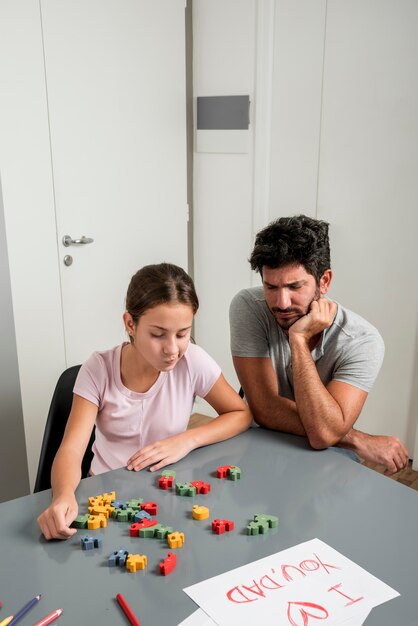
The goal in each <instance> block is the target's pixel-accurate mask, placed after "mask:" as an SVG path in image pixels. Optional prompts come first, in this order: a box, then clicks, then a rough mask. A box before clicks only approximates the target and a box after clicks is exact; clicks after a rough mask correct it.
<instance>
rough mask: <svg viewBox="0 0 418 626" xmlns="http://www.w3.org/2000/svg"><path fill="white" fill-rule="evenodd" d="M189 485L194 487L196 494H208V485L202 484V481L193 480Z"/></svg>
mask: <svg viewBox="0 0 418 626" xmlns="http://www.w3.org/2000/svg"><path fill="white" fill-rule="evenodd" d="M190 484H191V485H193V487H196V493H209V491H210V484H209V483H204V482H203V480H195V481H194V482H193V483H190Z"/></svg>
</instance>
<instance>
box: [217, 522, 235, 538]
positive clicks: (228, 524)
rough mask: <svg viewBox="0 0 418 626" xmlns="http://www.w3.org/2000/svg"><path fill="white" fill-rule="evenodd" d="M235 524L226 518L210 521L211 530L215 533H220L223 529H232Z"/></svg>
mask: <svg viewBox="0 0 418 626" xmlns="http://www.w3.org/2000/svg"><path fill="white" fill-rule="evenodd" d="M234 527H235V524H234V522H233V521H232V520H228V519H214V520H213V522H212V530H213V532H214V533H216V534H217V535H222V534H223V533H224V532H225V531H228V532H229V531H231V530H234Z"/></svg>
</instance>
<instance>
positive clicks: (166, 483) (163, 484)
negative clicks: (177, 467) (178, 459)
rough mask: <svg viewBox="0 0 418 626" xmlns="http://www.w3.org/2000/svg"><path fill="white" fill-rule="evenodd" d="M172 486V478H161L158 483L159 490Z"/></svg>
mask: <svg viewBox="0 0 418 626" xmlns="http://www.w3.org/2000/svg"><path fill="white" fill-rule="evenodd" d="M173 484H174V478H173V476H161V478H160V479H159V481H158V485H159V487H160V489H171V488H172V486H173Z"/></svg>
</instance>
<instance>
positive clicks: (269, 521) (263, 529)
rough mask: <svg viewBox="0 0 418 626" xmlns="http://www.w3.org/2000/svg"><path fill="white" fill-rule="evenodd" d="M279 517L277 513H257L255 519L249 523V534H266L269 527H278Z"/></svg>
mask: <svg viewBox="0 0 418 626" xmlns="http://www.w3.org/2000/svg"><path fill="white" fill-rule="evenodd" d="M278 525H279V518H278V517H276V516H275V515H266V514H264V513H256V515H254V520H253V521H251V522H250V523H249V524H248V525H247V528H246V530H247V535H258V534H260V535H264V534H266V533H267V532H268V531H269V528H277V526H278Z"/></svg>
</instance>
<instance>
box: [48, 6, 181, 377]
mask: <svg viewBox="0 0 418 626" xmlns="http://www.w3.org/2000/svg"><path fill="white" fill-rule="evenodd" d="M40 5H41V20H42V29H43V43H44V55H45V72H46V88H47V101H48V110H49V111H48V112H49V125H50V141H51V151H52V167H53V180H54V195H55V207H56V224H57V226H56V228H57V243H58V256H59V265H60V276H61V286H62V306H63V319H64V336H65V346H66V360H67V365H72V364H75V363H80V362H82V361H83V360H85V359H86V358H87V357H88V356H89V355H90V354H91V352H93V351H94V350H99V349H106V348H109V347H111V346H113V345H115V344H116V343H118V342H120V341H121V340H122V339H123V338H124V332H123V324H122V321H121V316H122V313H123V311H124V297H125V293H126V288H127V286H128V282H129V279H130V277H131V276H132V274H133V273H134V272H135V271H136V270H137V269H138V268H139V267H141V266H142V265H144V264H147V263H157V262H161V261H170V262H174V263H176V264H178V265H181V266H183V267H185V268H186V269H187V205H186V101H185V94H186V89H185V33H184V23H185V17H184V9H185V4H184V0H153V1H152V2H150V1H149V0H118V1H116V0H41V3H40ZM66 235H67V236H69V238H70V239H72V240H80V239H81V238H82V236H85V237H86V238H90V239H93V240H94V241H93V242H91V243H86V244H74V245H70V246H69V247H65V246H64V245H63V243H62V240H63V237H64V236H66ZM65 257H71V258H70V259H68V258H67V259H66V260H67V262H71V261H72V263H71V265H65V264H64V258H65Z"/></svg>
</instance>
